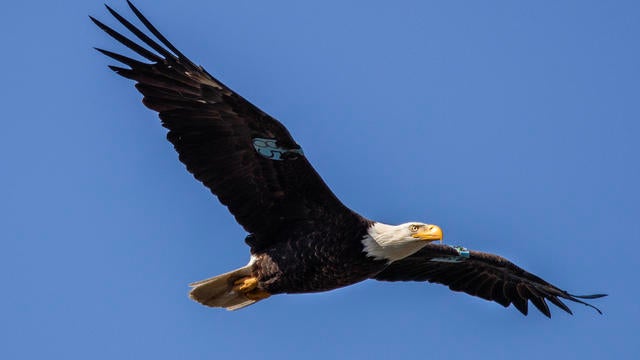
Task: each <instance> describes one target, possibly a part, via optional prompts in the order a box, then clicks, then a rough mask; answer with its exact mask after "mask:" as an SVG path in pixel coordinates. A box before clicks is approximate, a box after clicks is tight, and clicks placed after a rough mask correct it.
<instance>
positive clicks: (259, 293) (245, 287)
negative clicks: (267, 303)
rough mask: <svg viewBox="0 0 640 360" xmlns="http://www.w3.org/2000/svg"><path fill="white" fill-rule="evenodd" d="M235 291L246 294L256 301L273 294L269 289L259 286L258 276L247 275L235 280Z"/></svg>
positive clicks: (245, 295) (248, 297)
mask: <svg viewBox="0 0 640 360" xmlns="http://www.w3.org/2000/svg"><path fill="white" fill-rule="evenodd" d="M233 291H235V292H237V293H239V294H242V295H244V297H246V298H247V299H249V300H255V301H258V300H262V299H266V298H268V297H269V296H271V294H269V293H268V292H267V291H265V290H263V289H260V288H258V278H256V277H254V276H246V277H243V278H240V279H238V280H236V281H234V283H233Z"/></svg>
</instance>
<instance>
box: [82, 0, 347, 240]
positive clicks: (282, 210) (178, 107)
mask: <svg viewBox="0 0 640 360" xmlns="http://www.w3.org/2000/svg"><path fill="white" fill-rule="evenodd" d="M127 2H128V4H129V6H130V7H131V10H132V11H133V12H134V14H135V15H136V16H137V17H138V19H139V20H140V22H142V24H143V25H144V26H145V27H146V29H147V30H148V31H149V32H150V33H151V34H152V35H153V36H155V37H156V38H157V40H159V41H160V43H161V44H162V45H161V44H159V43H158V42H157V41H155V40H153V39H152V38H151V37H150V36H148V35H146V34H145V33H144V32H143V31H141V30H140V29H138V28H137V27H136V26H134V25H133V24H132V23H130V22H129V21H127V20H126V19H125V18H123V17H122V16H121V15H119V14H118V13H117V12H115V11H114V10H112V9H111V8H109V7H108V6H107V9H108V10H109V12H110V13H111V14H112V15H113V16H114V17H115V18H116V19H117V20H118V21H119V22H120V23H121V24H122V25H124V27H126V28H127V29H128V30H129V31H130V32H131V33H132V34H133V35H135V37H137V38H138V39H139V40H140V41H141V43H142V45H141V44H138V43H136V42H134V41H132V40H131V39H129V38H127V37H125V36H123V35H121V34H120V33H118V32H116V31H115V30H113V29H112V28H110V27H108V26H106V25H104V24H103V23H102V22H100V21H98V20H96V19H94V18H93V17H91V20H93V22H94V23H95V24H96V25H98V27H100V28H101V29H102V30H104V31H105V32H106V33H107V34H109V35H110V36H112V37H113V38H114V39H116V40H117V41H119V42H120V43H121V44H123V45H125V46H126V47H128V48H129V49H131V50H133V51H134V52H135V53H137V54H138V55H140V56H142V57H143V58H145V59H146V60H148V61H149V62H150V63H147V62H141V61H138V60H134V59H131V58H129V57H126V56H123V55H120V54H117V53H114V52H111V51H107V50H103V49H97V50H98V51H100V52H101V53H103V54H105V55H107V56H109V57H111V58H113V59H115V60H117V61H119V62H120V63H123V64H125V65H127V66H128V68H123V67H118V66H110V68H111V69H112V70H114V71H115V72H116V73H118V74H120V75H122V76H123V77H125V78H128V79H132V80H134V81H136V82H137V83H136V88H137V89H138V90H139V91H140V92H141V93H142V94H143V95H144V99H143V103H144V104H145V105H146V106H147V107H149V108H150V109H153V110H155V111H157V112H158V113H159V116H160V119H161V120H162V125H163V126H164V127H166V128H167V129H169V133H168V134H167V139H168V140H169V141H170V142H171V143H172V144H173V145H174V147H175V149H176V151H177V152H178V154H179V158H180V161H182V162H183V163H184V164H185V165H186V166H187V170H188V171H189V172H191V173H192V174H193V175H194V177H195V178H196V179H198V180H199V181H201V182H202V183H203V184H204V185H205V186H207V187H208V188H209V189H210V190H211V192H212V193H213V194H215V195H217V196H218V198H219V199H220V201H221V202H222V203H223V204H224V205H226V206H227V207H228V208H229V210H230V211H231V213H232V214H233V215H234V216H235V218H236V220H237V221H238V223H240V224H241V225H242V226H243V227H244V228H245V230H247V231H248V232H251V233H254V234H255V235H256V236H259V235H261V234H269V233H272V232H275V231H277V229H278V228H279V227H280V226H282V225H283V224H284V223H286V222H289V221H296V220H299V219H307V220H308V219H313V218H314V216H318V214H320V213H326V212H322V211H320V210H321V209H323V208H324V209H331V210H332V211H331V212H333V213H334V214H335V213H340V212H346V213H351V211H350V210H349V209H347V208H346V207H345V206H344V205H343V204H342V203H341V202H340V201H339V200H338V199H337V198H336V197H335V195H334V194H333V193H332V192H331V190H330V189H329V188H328V187H327V185H326V184H325V183H324V181H323V180H322V179H321V178H320V176H319V175H318V174H317V173H316V171H315V170H314V169H313V167H312V166H311V165H310V164H309V162H308V161H307V159H306V158H305V156H304V155H303V153H302V150H301V149H300V146H299V145H298V144H296V142H295V141H294V140H293V138H292V137H291V135H290V134H289V132H288V131H287V129H286V128H285V127H284V126H283V125H282V124H281V123H280V122H278V121H277V120H275V119H274V118H272V117H271V116H269V115H267V114H266V113H264V112H262V111H261V110H260V109H258V108H257V107H255V106H254V105H252V104H251V103H249V102H248V101H247V100H245V99H243V98H242V97H241V96H239V95H238V94H236V93H235V92H233V91H232V90H231V89H229V88H228V87H226V86H225V85H224V84H222V83H221V82H220V81H218V80H216V79H215V78H214V77H213V76H211V75H210V74H209V73H207V72H206V71H205V70H204V69H203V68H202V67H201V66H197V65H195V64H194V63H193V62H192V61H191V60H189V59H188V58H187V57H186V56H184V55H183V54H182V53H181V52H180V51H179V50H178V49H176V48H175V47H174V46H173V45H172V44H171V43H170V42H169V41H168V40H167V39H166V38H165V37H164V36H163V35H162V34H160V32H159V31H158V30H157V29H156V28H155V27H154V26H153V25H152V24H151V23H150V22H149V21H148V20H147V19H146V18H145V17H144V16H143V15H142V14H141V13H140V11H139V10H138V9H136V8H135V7H134V6H133V4H131V3H130V2H129V1H127ZM145 46H146V47H145ZM351 214H353V213H351ZM354 215H355V214H354ZM254 240H255V239H254ZM257 241H259V239H258V240H257Z"/></svg>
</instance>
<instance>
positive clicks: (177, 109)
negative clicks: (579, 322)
mask: <svg viewBox="0 0 640 360" xmlns="http://www.w3.org/2000/svg"><path fill="white" fill-rule="evenodd" d="M127 2H128V4H129V7H130V8H131V10H132V11H133V13H134V14H135V15H136V17H137V18H138V19H139V20H140V22H141V23H142V24H143V25H144V27H145V28H146V29H147V30H148V32H150V33H151V34H152V35H153V36H155V38H156V39H157V40H154V39H152V38H151V37H150V36H149V35H147V34H145V32H143V31H141V30H140V29H139V28H137V27H136V26H135V25H133V24H132V23H131V22H129V21H128V20H126V19H125V18H124V17H122V16H121V15H120V14H118V13H117V12H115V11H114V10H113V9H111V8H110V7H109V6H107V9H108V10H109V12H110V13H111V14H112V15H113V16H114V17H115V18H116V19H117V20H118V21H119V22H120V23H121V24H122V25H123V26H124V27H125V28H127V29H128V30H129V31H130V32H131V33H132V34H133V35H134V36H135V37H136V38H137V39H138V40H139V41H140V42H141V43H137V42H135V41H133V40H131V39H129V38H127V37H125V36H123V35H122V34H120V33H119V32H117V31H115V30H113V29H112V28H110V27H108V26H107V25H105V24H103V23H102V22H100V21H98V20H96V19H95V18H93V17H91V20H92V21H93V22H94V23H95V24H96V25H97V26H98V27H100V29H102V30H104V31H105V32H106V33H107V34H109V35H110V36H111V37H113V38H114V39H115V40H117V41H118V42H120V43H121V44H123V45H124V46H126V47H127V48H129V49H130V50H132V51H133V52H135V53H137V54H138V55H140V56H142V57H143V58H145V59H146V60H148V62H141V61H138V60H134V59H132V58H129V57H126V56H123V55H120V54H117V53H114V52H111V51H108V50H103V49H97V50H98V51H100V52H101V53H103V54H104V55H106V56H108V57H110V58H112V59H114V60H116V61H118V62H120V63H122V64H124V65H126V66H127V67H120V66H109V67H110V68H111V69H112V70H113V71H115V72H116V73H118V74H119V75H121V76H123V77H125V78H127V79H131V80H134V81H135V82H136V85H135V86H136V88H137V89H138V90H139V91H140V92H141V93H142V95H143V96H144V98H143V103H144V105H146V106H147V107H148V108H150V109H152V110H155V111H157V112H158V113H159V116H160V119H161V120H162V125H163V126H164V127H166V128H167V129H168V130H169V132H168V134H167V139H168V140H169V141H170V142H171V143H172V144H173V146H174V147H175V149H176V151H177V152H178V155H179V159H180V161H182V162H183V163H184V164H185V165H186V167H187V170H188V171H189V172H190V173H192V174H193V176H194V177H195V178H196V179H197V180H199V181H200V182H202V183H203V184H204V185H205V186H206V187H207V188H209V189H210V190H211V192H212V193H213V194H214V195H216V196H217V197H218V199H219V200H220V202H221V203H222V204H224V205H225V206H226V207H227V208H228V209H229V211H230V212H231V213H232V214H233V216H234V217H235V219H236V221H237V222H238V223H239V224H240V225H241V226H242V227H243V228H244V229H245V230H246V231H247V233H248V236H247V237H246V239H245V242H246V243H247V245H249V247H250V249H251V257H250V261H249V263H248V264H247V265H246V266H244V267H241V268H239V269H236V270H233V271H231V272H228V273H225V274H222V275H218V276H215V277H212V278H210V279H206V280H202V281H198V282H195V283H193V284H191V286H192V289H191V292H190V294H189V295H190V297H191V298H192V299H194V300H195V301H198V302H200V303H202V304H204V305H207V306H212V307H222V308H226V309H228V310H236V309H240V308H243V307H245V306H248V305H251V304H254V303H256V302H258V301H260V300H263V299H266V298H268V297H269V296H271V295H275V294H283V293H288V294H294V293H311V292H320V291H327V290H332V289H336V288H339V287H343V286H348V285H351V284H355V283H357V282H360V281H363V280H366V279H375V280H380V281H428V282H434V283H439V284H444V285H446V286H448V287H449V288H450V289H451V290H454V291H463V292H466V293H467V294H470V295H473V296H478V297H481V298H483V299H486V300H490V301H495V302H497V303H499V304H500V305H502V306H504V307H508V306H509V305H510V304H513V305H514V306H515V307H516V308H517V309H518V310H519V311H520V312H521V313H523V314H524V315H526V314H527V304H528V301H531V303H532V304H533V305H535V307H536V308H538V310H540V311H541V312H542V313H543V314H544V315H546V316H548V317H550V316H551V313H550V311H549V307H548V306H547V302H546V301H549V302H551V303H552V304H554V305H556V306H558V307H559V308H561V309H562V310H564V311H566V312H568V313H571V310H570V309H569V307H567V306H566V305H565V304H564V303H563V302H562V301H561V300H560V299H566V300H570V301H573V302H577V303H581V304H584V305H587V306H590V307H592V308H594V309H595V310H597V311H598V312H599V313H601V312H600V310H599V309H597V308H596V307H595V306H593V305H590V304H588V303H586V302H584V301H583V300H581V299H595V298H599V297H602V296H605V295H604V294H595V295H586V296H578V295H572V294H570V293H568V292H566V291H564V290H561V289H560V288H558V287H556V286H554V285H552V284H550V283H548V282H546V281H545V280H543V279H541V278H539V277H538V276H536V275H533V274H531V273H529V272H527V271H525V270H523V269H521V268H520V267H518V266H517V265H515V264H513V263H511V262H510V261H509V260H507V259H505V258H502V257H500V256H497V255H493V254H489V253H484V252H479V251H471V250H467V249H465V248H462V247H453V246H448V245H444V244H438V243H435V242H436V241H438V240H439V241H440V242H442V236H443V235H442V230H441V229H440V228H439V227H438V226H436V225H431V224H426V223H422V222H408V223H404V224H400V225H388V224H383V223H381V222H377V221H373V220H369V219H366V218H364V217H362V216H360V215H359V214H357V213H356V212H354V211H353V210H351V209H349V208H348V207H346V206H345V205H344V204H343V203H342V202H340V200H339V199H338V198H337V197H336V196H335V195H334V194H333V192H332V191H331V190H330V189H329V187H328V186H327V185H326V184H325V183H324V181H323V180H322V178H321V177H320V176H319V175H318V173H317V172H316V171H315V170H314V168H313V167H312V166H311V164H310V163H309V161H308V160H307V158H306V157H305V155H304V152H303V151H302V148H301V147H300V145H298V144H297V143H296V141H295V140H294V139H293V137H292V136H291V135H290V134H289V131H288V130H287V129H286V128H285V127H284V126H283V125H282V124H281V123H280V122H279V121H278V120H276V119H274V118H272V117H271V116H269V115H268V114H266V113H264V112H263V111H261V110H260V109H258V108H257V107H256V106H254V105H253V104H251V103H249V102H248V101H247V100H245V99H244V98H242V97H241V96H240V95H238V94H236V93H235V92H234V91H233V90H231V89H230V88H228V87H227V86H225V85H224V84H223V83H221V82H220V81H219V80H217V79H216V78H214V77H213V76H211V75H210V74H209V73H208V72H207V71H205V70H204V68H202V67H201V66H198V65H196V64H195V63H193V62H192V61H191V60H189V58H187V57H186V56H184V55H183V54H182V53H181V52H180V51H179V50H178V49H176V48H175V47H174V46H173V45H172V44H171V43H170V42H169V41H168V40H167V39H166V38H165V37H164V36H163V35H162V34H161V33H160V32H159V31H158V30H157V29H156V28H155V27H154V26H153V25H152V24H151V23H150V22H149V21H148V20H147V19H146V18H145V17H144V16H143V15H142V13H140V11H139V10H138V9H137V8H136V7H135V6H133V4H131V2H129V1H127ZM158 41H159V42H158Z"/></svg>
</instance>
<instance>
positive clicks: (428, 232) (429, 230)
mask: <svg viewBox="0 0 640 360" xmlns="http://www.w3.org/2000/svg"><path fill="white" fill-rule="evenodd" d="M411 236H413V237H414V238H416V239H421V240H426V241H429V242H432V241H436V240H440V242H442V238H443V237H444V236H443V235H442V229H440V227H439V226H437V225H424V226H422V228H420V230H418V232H417V233H415V234H413V235H411Z"/></svg>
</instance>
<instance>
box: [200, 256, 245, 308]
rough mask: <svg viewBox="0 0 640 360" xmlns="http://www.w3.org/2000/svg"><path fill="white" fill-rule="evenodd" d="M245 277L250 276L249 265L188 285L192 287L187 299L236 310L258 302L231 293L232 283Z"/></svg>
mask: <svg viewBox="0 0 640 360" xmlns="http://www.w3.org/2000/svg"><path fill="white" fill-rule="evenodd" d="M245 276H251V267H250V266H249V265H247V266H245V267H242V268H239V269H236V270H233V271H230V272H228V273H225V274H222V275H218V276H214V277H212V278H209V279H205V280H200V281H196V282H194V283H191V284H189V286H191V287H192V289H191V291H190V292H189V297H190V298H191V299H193V300H195V301H197V302H199V303H201V304H203V305H206V306H211V307H222V308H225V309H227V310H237V309H241V308H243V307H245V306H249V305H251V304H253V303H255V302H256V301H258V300H250V299H247V298H246V297H245V296H244V295H242V294H239V293H237V292H235V291H233V283H234V282H235V281H236V280H238V279H240V278H243V277H245Z"/></svg>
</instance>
